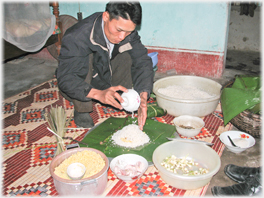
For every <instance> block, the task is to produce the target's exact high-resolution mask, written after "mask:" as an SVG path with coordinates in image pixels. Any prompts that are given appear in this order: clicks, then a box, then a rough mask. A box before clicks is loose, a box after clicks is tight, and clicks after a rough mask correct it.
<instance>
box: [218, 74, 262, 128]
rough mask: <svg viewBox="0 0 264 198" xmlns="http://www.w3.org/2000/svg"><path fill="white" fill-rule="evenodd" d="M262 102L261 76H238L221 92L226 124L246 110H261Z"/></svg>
mask: <svg viewBox="0 0 264 198" xmlns="http://www.w3.org/2000/svg"><path fill="white" fill-rule="evenodd" d="M260 103H261V81H260V77H251V76H237V77H236V79H235V82H234V83H233V85H232V87H231V88H229V87H227V88H224V89H223V91H222V94H221V106H222V112H223V116H224V125H226V124H227V123H228V122H229V121H230V120H232V119H233V118H234V117H236V116H237V115H238V114H239V113H241V112H243V111H244V110H251V111H254V113H256V112H260Z"/></svg>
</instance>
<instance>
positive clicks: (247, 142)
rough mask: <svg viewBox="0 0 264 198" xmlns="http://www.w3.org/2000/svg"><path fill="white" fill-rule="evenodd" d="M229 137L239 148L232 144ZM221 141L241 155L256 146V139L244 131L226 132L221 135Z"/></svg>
mask: <svg viewBox="0 0 264 198" xmlns="http://www.w3.org/2000/svg"><path fill="white" fill-rule="evenodd" d="M228 136H229V137H230V138H231V139H232V141H233V142H234V143H235V145H237V147H235V146H233V145H232V144H231V142H230V140H229V139H228ZM220 140H221V142H223V144H225V146H226V147H227V148H228V149H229V150H230V151H231V152H233V153H241V152H243V151H245V150H246V149H248V148H250V147H252V146H254V145H255V139H254V138H253V137H252V136H251V135H249V134H248V133H244V132H242V131H226V132H224V133H222V134H221V135H220Z"/></svg>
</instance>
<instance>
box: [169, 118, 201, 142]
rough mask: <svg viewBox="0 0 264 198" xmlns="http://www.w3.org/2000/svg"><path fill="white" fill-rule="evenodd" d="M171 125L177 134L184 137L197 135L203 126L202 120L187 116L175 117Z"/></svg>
mask: <svg viewBox="0 0 264 198" xmlns="http://www.w3.org/2000/svg"><path fill="white" fill-rule="evenodd" d="M173 123H174V125H175V127H176V130H177V132H178V133H179V134H181V135H183V136H185V137H193V136H196V135H198V134H199V133H200V131H201V129H202V128H203V127H204V124H205V123H204V121H203V119H202V118H199V117H196V116H189V115H182V116H179V117H176V118H174V119H173Z"/></svg>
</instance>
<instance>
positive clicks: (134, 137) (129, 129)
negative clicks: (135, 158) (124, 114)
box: [112, 124, 150, 148]
mask: <svg viewBox="0 0 264 198" xmlns="http://www.w3.org/2000/svg"><path fill="white" fill-rule="evenodd" d="M112 140H113V141H114V143H115V144H117V145H119V146H122V147H126V148H136V147H138V146H141V145H143V144H146V143H148V142H149V141H150V139H149V136H148V135H147V134H146V133H144V132H143V131H141V130H140V129H139V127H138V125H136V124H130V125H127V126H125V127H123V128H122V129H121V130H118V131H117V132H115V133H114V134H113V135H112Z"/></svg>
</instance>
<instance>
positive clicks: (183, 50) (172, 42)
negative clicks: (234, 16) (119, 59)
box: [60, 1, 230, 77]
mask: <svg viewBox="0 0 264 198" xmlns="http://www.w3.org/2000/svg"><path fill="white" fill-rule="evenodd" d="M107 2H108V1H99V2H98V3H96V2H89V1H87V2H85V1H84V2H82V1H81V2H79V3H78V2H76V3H69V2H60V14H61V15H62V14H68V15H71V16H74V17H75V18H77V12H79V9H80V11H81V12H82V14H83V18H85V17H87V16H89V15H90V14H92V13H94V12H98V11H104V10H105V5H106V3H107ZM141 5H142V10H143V16H142V24H141V26H140V27H139V30H138V31H139V34H140V36H141V39H142V43H143V44H144V45H145V46H146V47H147V48H148V50H149V52H153V51H157V52H159V63H158V68H159V69H158V72H166V71H167V70H170V69H172V68H174V69H176V71H177V73H178V74H193V75H200V76H209V77H220V76H221V74H222V72H223V68H224V66H223V65H224V59H225V51H226V46H227V40H228V38H227V37H228V21H229V13H230V6H229V3H227V2H215V3H212V2H186V3H184V2H165V3H164V2H162V4H161V3H158V2H155V1H154V2H142V3H141Z"/></svg>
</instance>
